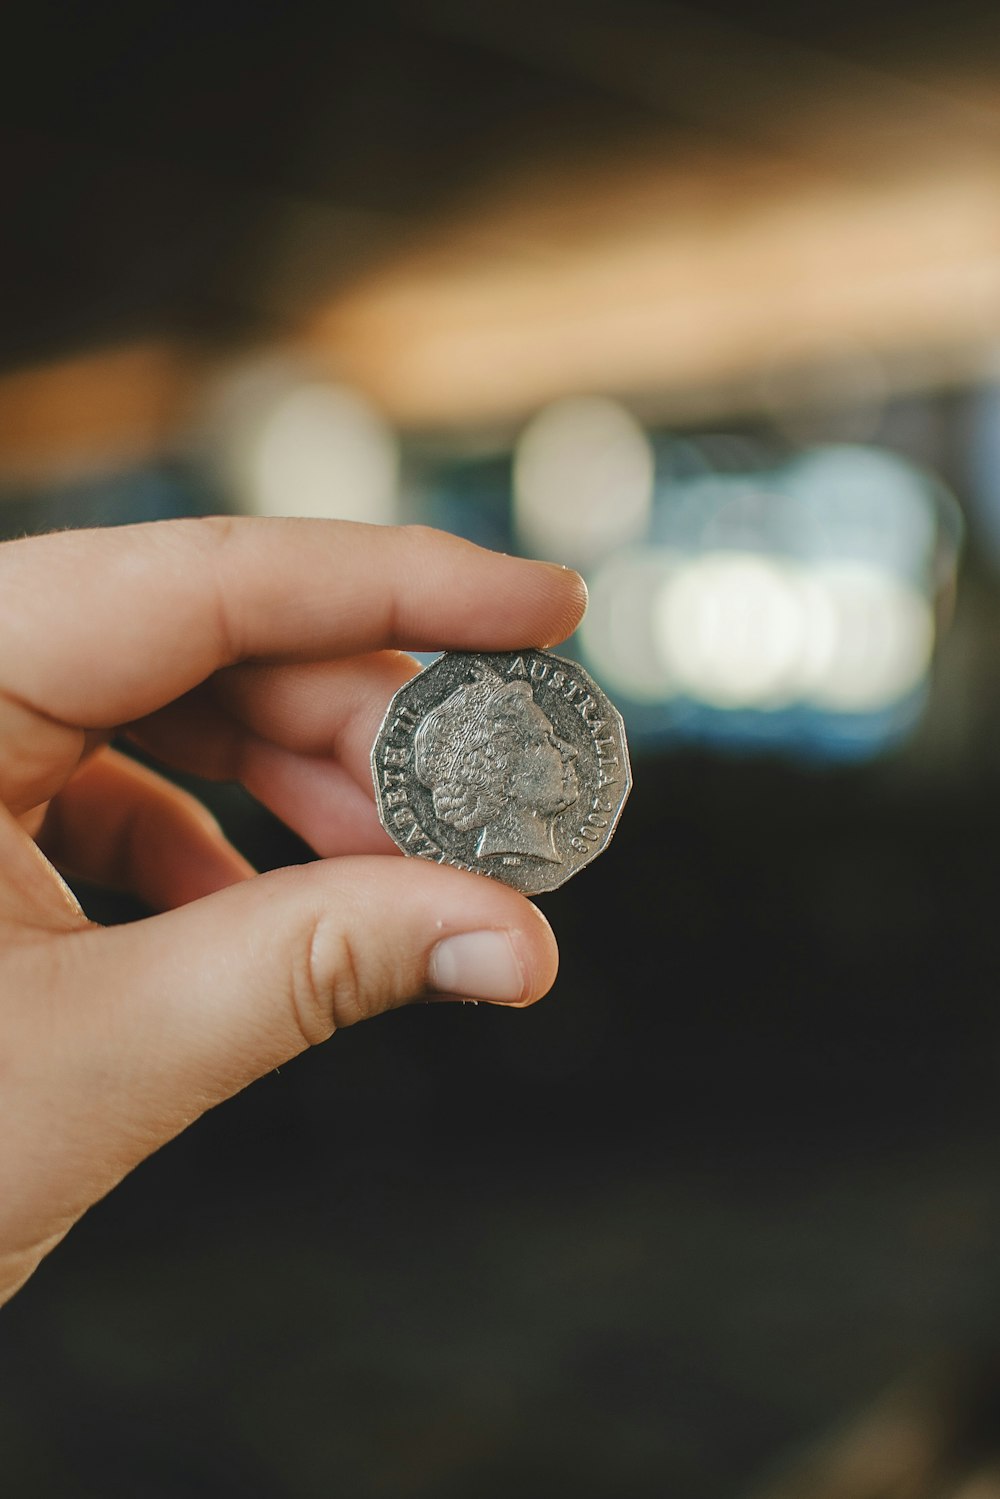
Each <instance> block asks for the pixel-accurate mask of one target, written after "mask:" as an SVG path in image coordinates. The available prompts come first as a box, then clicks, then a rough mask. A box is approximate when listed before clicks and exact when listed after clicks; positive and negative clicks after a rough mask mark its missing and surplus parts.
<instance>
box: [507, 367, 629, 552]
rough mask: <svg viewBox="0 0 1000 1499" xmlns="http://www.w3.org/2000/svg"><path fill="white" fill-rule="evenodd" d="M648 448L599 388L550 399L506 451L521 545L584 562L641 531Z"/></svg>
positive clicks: (624, 543)
mask: <svg viewBox="0 0 1000 1499" xmlns="http://www.w3.org/2000/svg"><path fill="white" fill-rule="evenodd" d="M653 469H654V463H653V450H652V446H651V444H650V441H649V438H648V437H647V436H646V433H645V432H644V431H643V429H642V427H641V426H640V425H639V423H638V422H637V421H636V420H635V418H634V417H632V416H631V415H630V414H629V413H628V412H627V411H626V410H625V408H624V407H623V406H620V405H619V404H618V403H617V402H616V401H611V400H607V399H605V398H603V397H599V396H587V397H574V398H571V399H567V400H563V401H557V402H555V404H554V405H552V406H548V407H546V408H545V410H544V411H542V412H540V413H539V415H538V416H536V417H535V418H534V420H533V421H532V422H531V423H530V424H529V425H528V426H527V427H526V428H525V430H524V432H523V433H522V434H521V437H520V439H519V441H518V444H517V450H516V453H515V458H514V523H515V526H516V529H517V534H518V540H519V542H520V544H521V546H522V547H523V548H524V550H526V551H528V552H530V553H532V554H534V555H536V556H542V557H549V558H552V559H553V560H555V561H560V562H568V563H572V564H574V565H576V566H585V565H587V564H589V563H592V562H595V561H597V560H598V559H600V558H602V557H604V556H606V555H607V553H608V552H610V551H611V550H612V549H613V548H616V547H622V546H626V545H628V544H629V543H630V542H634V541H637V540H640V539H641V538H643V537H644V536H645V535H646V532H647V529H648V526H649V519H650V513H651V510H652V502H653Z"/></svg>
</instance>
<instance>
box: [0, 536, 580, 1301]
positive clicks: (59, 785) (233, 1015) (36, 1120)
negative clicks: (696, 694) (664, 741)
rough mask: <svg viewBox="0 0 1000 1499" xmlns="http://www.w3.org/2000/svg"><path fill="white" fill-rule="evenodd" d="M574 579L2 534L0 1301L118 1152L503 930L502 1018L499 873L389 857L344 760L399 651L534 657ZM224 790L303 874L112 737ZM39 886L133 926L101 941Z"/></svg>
mask: <svg viewBox="0 0 1000 1499" xmlns="http://www.w3.org/2000/svg"><path fill="white" fill-rule="evenodd" d="M584 607H585V591H584V588H583V584H582V582H581V580H580V579H579V578H578V577H577V576H576V575H575V574H573V573H570V572H567V571H565V570H563V569H560V568H555V567H551V566H549V565H548V564H544V563H532V562H524V561H521V560H518V559H515V558H509V557H502V556H499V555H496V554H494V553H489V552H485V551H482V550H481V549H479V548H477V547H473V546H471V545H470V544H469V543H466V542H462V541H459V540H457V539H455V538H454V537H450V536H445V535H442V534H440V533H436V532H432V531H427V530H424V529H423V528H419V527H418V528H378V527H368V526H358V525H348V524H342V523H339V522H335V521H294V520H292V521H286V520H242V519H241V520H233V519H212V520H190V521H170V522H162V523H159V524H155V525H149V526H133V527H122V528H118V529H113V530H107V531H94V532H85V531H77V532H66V533H60V534H57V535H53V536H45V537H36V538H30V539H27V540H23V541H16V542H9V543H6V544H4V545H3V546H0V1301H2V1300H4V1299H6V1298H7V1297H9V1296H10V1295H12V1294H13V1292H14V1291H15V1290H17V1288H18V1287H19V1286H20V1285H21V1284H22V1283H23V1282H24V1281H25V1280H26V1279H27V1277H28V1276H29V1275H30V1274H31V1272H32V1271H33V1270H34V1269H35V1267H36V1266H37V1265H38V1263H39V1261H40V1260H41V1259H42V1258H43V1256H44V1255H45V1254H46V1253H47V1252H48V1251H49V1250H50V1249H51V1248H52V1247H53V1246H54V1245H55V1244H57V1243H58V1242H59V1240H60V1239H61V1238H62V1237H63V1235H64V1234H65V1233H66V1232H67V1230H68V1229H69V1228H70V1227H71V1226H72V1224H73V1223H74V1222H76V1220H77V1219H78V1218H79V1217H80V1216H81V1215H82V1214H83V1213H84V1212H85V1211H86V1209H87V1208H88V1207H89V1206H90V1204H91V1203H93V1202H95V1201H97V1199H98V1198H100V1197H101V1196H103V1195H104V1194H105V1193H106V1192H107V1191H109V1190H110V1188H111V1187H113V1186H114V1185H115V1183H116V1182H118V1181H119V1180H120V1179H121V1178H122V1177H123V1176H124V1175H125V1174H126V1172H128V1171H130V1170H131V1169H132V1168H133V1167H134V1166H135V1165H137V1164H138V1162H139V1161H141V1160H142V1159H143V1158H144V1157H145V1156H147V1155H149V1154H150V1153H151V1152H152V1151H154V1150H156V1149H157V1148H158V1147H159V1146H160V1145H162V1144H163V1143H164V1142H165V1141H167V1140H169V1139H171V1138H172V1137H173V1136H174V1135H176V1134H177V1133H179V1131H180V1130H182V1129H183V1128H184V1127H185V1126H186V1125H187V1124H189V1123H191V1122H192V1121H193V1120H194V1119H196V1118H197V1117H198V1116H199V1115H200V1114H202V1113H203V1112H204V1111H205V1110H206V1109H208V1108H211V1107H212V1106H213V1105H215V1104H217V1103H220V1102H221V1101H222V1100H223V1099H225V1098H228V1097H230V1096H231V1095H232V1094H234V1093H236V1092H238V1091H239V1090H240V1089H241V1088H243V1087H245V1086H246V1085H247V1084H248V1083H250V1082H251V1081H253V1079H254V1078H256V1077H259V1076H261V1075H262V1074H264V1073H266V1072H268V1071H270V1070H271V1069H272V1068H274V1067H275V1066H278V1065H280V1064H281V1063H282V1062H284V1061H286V1060H287V1059H288V1058H290V1057H291V1056H293V1055H295V1054H296V1053H297V1052H300V1051H302V1050H303V1049H305V1048H306V1047H307V1046H310V1045H314V1044H316V1043H318V1042H321V1041H323V1040H326V1039H327V1038H328V1037H329V1036H330V1035H332V1034H333V1032H334V1031H335V1030H336V1029H337V1028H338V1027H339V1026H343V1025H350V1024H352V1023H353V1022H355V1021H357V1020H359V1019H363V1018H365V1017H366V1016H369V1015H374V1014H377V1013H379V1012H380V1011H383V1010H386V1009H391V1008H393V1007H395V1006H398V1005H400V1004H404V1003H405V1002H406V1001H407V1000H410V999H414V998H420V997H423V998H428V997H434V996H433V995H431V994H429V992H428V965H429V963H430V961H431V954H432V952H433V951H434V949H435V946H436V945H437V944H438V943H439V942H441V941H442V940H443V939H446V938H448V937H449V936H453V935H458V934H466V933H481V932H488V933H505V934H506V935H507V938H508V939H509V942H510V946H511V949H512V950H513V952H514V954H515V956H516V969H517V971H518V972H519V974H520V975H521V977H522V979H523V984H522V987H521V991H520V993H519V994H517V995H515V996H513V998H512V1001H511V1002H513V1003H515V1004H517V1005H526V1004H530V1003H532V1002H533V1001H534V1000H535V999H537V998H539V997H540V995H542V994H543V993H544V992H545V991H546V990H547V989H548V988H549V987H550V986H551V984H552V981H553V979H554V977H555V970H556V948H555V942H554V939H553V937H552V934H551V932H550V930H549V928H548V927H547V925H546V923H545V922H544V920H543V918H542V917H541V916H540V914H539V913H538V911H537V910H536V909H535V908H534V907H533V906H532V905H531V904H530V903H529V902H528V901H526V900H525V899H524V898H523V897H521V896H519V895H518V894H517V893H516V892H515V891H513V890H511V889H509V888H508V887H507V886H505V885H501V884H498V883H495V882H493V881H491V880H487V879H483V878H481V877H479V876H476V875H472V874H468V873H465V872H463V871H461V870H456V869H450V868H442V867H439V866H435V865H432V864H428V863H425V862H424V861H422V860H404V859H402V858H401V857H398V856H394V855H395V854H396V851H395V849H394V846H393V845H392V844H391V842H390V840H389V839H388V838H387V837H386V836H385V834H384V833H383V832H382V830H381V828H380V827H379V824H378V820H377V818H376V815H375V810H374V805H373V801H372V792H371V784H370V772H369V768H368V755H369V752H370V748H371V744H372V741H373V739H374V736H375V733H376V730H377V728H378V725H379V723H380V721H381V718H382V715H383V713H384V711H385V708H386V705H387V703H388V701H389V698H390V697H391V696H392V694H393V692H394V691H395V690H396V689H397V688H398V687H399V686H400V685H401V684H402V683H403V682H404V681H405V680H406V679H407V678H408V677H409V676H410V675H412V673H413V672H414V670H415V669H416V667H415V663H414V662H413V661H412V660H411V659H410V657H408V656H405V655H403V654H401V653H400V652H401V648H408V649H420V648H428V649H431V648H457V649H464V650H486V651H497V650H510V649H513V648H514V647H517V646H522V645H523V644H524V642H525V641H531V642H532V643H533V644H536V643H537V644H540V645H541V644H556V643H557V642H558V641H560V640H562V639H564V638H565V637H566V635H568V634H569V633H570V632H571V631H572V630H573V629H574V628H575V626H576V624H577V623H578V621H579V619H580V617H581V615H582V613H583V609H584ZM112 733H115V734H119V735H121V734H125V735H127V736H129V737H131V738H132V739H133V740H134V741H136V742H137V743H138V744H141V745H142V746H144V747H145V748H146V749H147V750H149V751H151V752H152V753H153V754H154V755H156V756H157V757H158V758H159V759H160V760H161V761H163V762H166V763H168V764H170V765H174V766H176V767H178V768H181V769H185V770H190V771H195V772H197V773H199V774H201V775H204V776H208V777H218V778H223V779H227V780H233V779H238V780H241V781H242V782H243V784H244V785H246V786H247V787H248V788H249V790H250V791H251V792H252V793H253V794H254V795H255V796H256V797H257V798H258V799H259V800H261V801H262V802H264V803H265V804H266V805H267V806H269V807H270V808H271V809H272V810H273V811H274V812H276V813H277V814H278V815H279V816H280V817H282V818H284V820H285V821H286V822H287V823H289V824H290V825H291V826H292V827H293V828H295V829H296V830H297V831H298V832H299V833H300V834H302V836H303V837H305V838H306V839H308V841H309V842H310V843H311V844H312V846H313V847H314V848H315V849H316V851H317V853H318V854H320V855H321V856H322V857H321V858H320V859H319V860H318V861H317V862H316V863H314V864H309V865H305V866H302V867H297V868H293V869H285V870H278V871H274V872H271V873H268V874H264V875H255V874H254V872H253V870H252V869H251V868H250V867H249V866H248V865H247V863H246V862H245V861H244V859H243V858H242V857H241V856H240V855H239V854H238V853H237V851H236V850H235V849H234V848H233V847H232V846H231V845H230V844H229V843H228V842H227V841H226V839H225V837H224V836H223V834H222V832H221V831H220V829H219V828H218V827H217V826H216V824H215V823H214V821H213V820H212V818H211V817H210V816H209V815H208V813H207V812H206V811H205V809H204V808H203V807H202V806H201V804H200V803H199V802H197V801H196V800H194V799H193V798H192V797H190V796H188V795H187V794H186V793H183V792H181V791H180V790H178V789H177V788H176V787H174V786H172V785H170V784H169V783H167V782H166V781H164V780H162V779H161V778H160V777H158V776H156V775H155V774H153V773H152V772H150V771H148V770H146V769H143V768H141V767H139V766H138V765H136V764H135V763H134V762H133V761H131V760H129V759H127V758H125V757H123V756H122V755H121V754H119V753H118V752H117V751H114V750H112V749H111V748H110V747H109V745H108V740H109V738H110V737H111V735H112ZM59 870H63V871H66V872H70V873H76V874H78V875H80V876H83V877H86V878H87V879H89V880H93V881H97V882H99V883H104V884H106V885H109V886H113V887H118V888H122V889H129V890H132V891H134V892H136V893H137V894H138V895H139V896H141V897H142V898H143V899H144V900H145V901H146V902H147V903H148V904H149V905H150V906H151V907H153V908H154V909H155V910H156V911H157V912H158V913H159V914H157V915H154V916H151V917H149V918H148V919H145V920H142V921H138V922H134V923H132V924H130V925H127V926H120V927H114V928H109V929H103V928H100V927H97V926H95V925H94V924H92V923H91V922H89V921H88V920H87V919H86V918H85V917H84V915H83V913H82V912H81V910H80V908H79V906H78V904H77V902H76V900H75V899H74V897H73V896H72V894H71V893H70V891H69V889H68V888H67V886H66V885H65V883H64V882H63V880H62V879H61V878H60V874H59V873H58V871H59Z"/></svg>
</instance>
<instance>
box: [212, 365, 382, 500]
mask: <svg viewBox="0 0 1000 1499" xmlns="http://www.w3.org/2000/svg"><path fill="white" fill-rule="evenodd" d="M212 430H213V433H214V452H215V461H216V465H217V467H218V468H219V469H220V470H221V474H222V478H223V482H224V483H225V484H226V485H227V487H228V488H229V490H230V491H231V493H232V495H233V498H234V499H235V501H236V503H237V504H238V506H239V508H240V509H241V510H243V511H245V512H247V513H250V514H255V515H287V516H312V517H320V518H330V519H337V520H359V521H369V522H372V523H375V524H382V525H384V524H391V523H392V522H393V521H395V520H397V519H398V490H399V450H398V444H397V441H396V438H395V435H394V433H393V432H392V430H391V429H390V428H389V426H388V425H387V424H386V422H385V421H383V419H382V418H381V417H380V416H379V414H378V413H377V412H376V411H375V410H374V409H373V408H372V407H371V406H370V405H369V403H368V402H367V401H366V400H365V399H364V398H363V397H362V396H361V395H359V394H358V393H357V392H356V391H354V390H351V389H349V388H348V387H346V386H342V385H337V384H334V383H333V382H331V381H327V380H324V379H321V378H318V377H317V376H316V374H315V373H314V372H313V371H309V370H305V369H300V368H299V367H298V366H297V365H295V364H294V363H292V362H285V361H281V360H274V361H265V362H262V363H261V364H259V365H257V366H251V367H249V368H247V369H244V370H241V371H239V372H238V373H237V375H236V376H235V377H233V378H232V379H231V380H230V381H229V383H228V385H227V387H226V389H225V390H224V392H223V393H222V396H221V398H220V399H219V400H218V402H217V403H216V413H215V421H214V422H213V428H212Z"/></svg>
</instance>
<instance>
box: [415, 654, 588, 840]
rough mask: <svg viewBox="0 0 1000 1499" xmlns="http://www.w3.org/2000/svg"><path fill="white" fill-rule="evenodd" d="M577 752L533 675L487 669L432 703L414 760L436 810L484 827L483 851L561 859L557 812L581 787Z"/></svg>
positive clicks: (456, 821)
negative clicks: (527, 678)
mask: <svg viewBox="0 0 1000 1499" xmlns="http://www.w3.org/2000/svg"><path fill="white" fill-rule="evenodd" d="M576 753H577V752H576V750H575V749H574V748H573V747H572V745H569V744H567V743H566V741H565V740H564V739H560V737H559V735H558V734H557V733H556V732H555V730H554V729H553V727H552V724H551V723H550V721H549V719H548V718H547V717H546V715H545V714H544V713H543V711H542V709H541V708H540V707H539V706H538V704H537V703H536V702H535V700H534V698H533V696H532V692H531V688H530V686H529V685H528V683H527V682H520V681H519V682H505V681H504V680H503V678H502V677H499V676H497V675H496V673H495V672H492V671H488V670H484V671H482V672H481V673H480V674H479V676H478V678H477V680H475V681H473V682H469V683H466V684H464V685H463V686H461V687H459V688H457V690H456V691H455V692H453V693H451V694H450V696H448V697H446V698H445V700H444V702H442V703H440V704H439V705H438V706H437V707H436V708H434V709H432V711H431V712H430V713H428V714H427V716H426V718H425V719H424V720H423V722H422V723H421V725H420V727H419V728H418V730H417V732H416V735H415V737H414V768H415V770H416V774H417V778H418V780H419V781H420V782H421V783H422V784H423V785H424V786H426V787H427V788H428V789H429V790H430V791H431V792H432V794H433V798H434V815H435V817H437V818H438V819H439V821H441V822H444V823H447V824H448V825H449V826H450V827H453V828H456V829H457V830H458V831H459V832H463V833H465V832H469V831H471V830H473V829H475V828H481V829H482V832H481V834H480V837H479V842H478V844H477V846H476V854H477V856H487V857H488V856H489V855H491V854H523V855H530V856H531V857H533V858H536V859H547V860H549V861H551V862H552V863H556V864H559V863H561V862H562V860H561V858H560V856H559V853H558V852H557V850H556V846H555V837H554V831H555V819H556V818H557V817H558V815H559V814H560V812H565V811H566V809H567V807H571V806H572V805H573V803H574V802H575V801H576V799H577V796H578V795H579V786H578V783H577V777H576V770H575V768H574V766H573V761H574V760H575V759H576Z"/></svg>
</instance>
